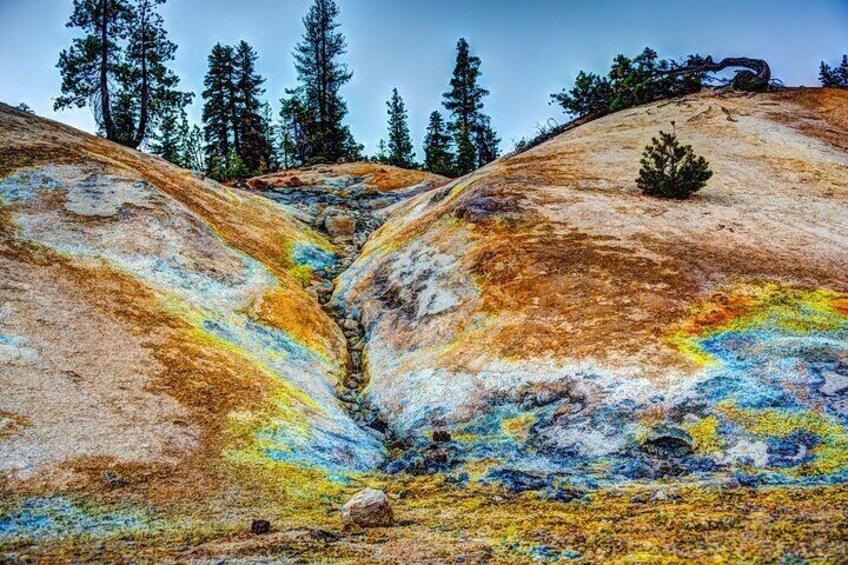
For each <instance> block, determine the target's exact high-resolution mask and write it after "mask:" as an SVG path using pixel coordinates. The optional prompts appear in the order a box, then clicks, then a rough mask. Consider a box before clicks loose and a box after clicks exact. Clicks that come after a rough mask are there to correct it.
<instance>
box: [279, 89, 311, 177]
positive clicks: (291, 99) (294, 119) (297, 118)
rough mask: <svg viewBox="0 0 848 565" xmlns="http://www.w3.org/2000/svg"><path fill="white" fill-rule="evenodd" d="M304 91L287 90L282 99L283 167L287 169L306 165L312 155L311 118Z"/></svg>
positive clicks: (281, 146)
mask: <svg viewBox="0 0 848 565" xmlns="http://www.w3.org/2000/svg"><path fill="white" fill-rule="evenodd" d="M301 96H302V90H300V89H295V90H286V95H285V96H283V98H281V99H280V105H281V108H280V121H281V138H282V139H281V141H280V148H281V153H282V155H283V157H282V158H283V160H284V163H283V166H284V168H286V169H289V168H296V167H300V166H302V165H304V164H305V163H306V161H307V159H308V157H309V155H311V154H312V151H311V148H310V146H309V132H310V131H312V125H311V122H310V120H311V116H310V114H309V112H307V110H306V106H305V104H304V103H303V100H302V99H301Z"/></svg>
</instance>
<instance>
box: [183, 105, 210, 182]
mask: <svg viewBox="0 0 848 565" xmlns="http://www.w3.org/2000/svg"><path fill="white" fill-rule="evenodd" d="M180 150H181V151H182V157H181V158H180V160H181V162H182V163H183V165H182V166H183V167H185V168H186V169H189V170H192V171H205V170H206V159H205V157H204V152H203V132H202V131H201V129H200V128H199V127H197V125H195V124H189V122H188V116H186V115H185V114H183V118H182V121H181V122H180Z"/></svg>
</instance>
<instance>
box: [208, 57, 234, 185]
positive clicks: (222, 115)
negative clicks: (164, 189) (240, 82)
mask: <svg viewBox="0 0 848 565" xmlns="http://www.w3.org/2000/svg"><path fill="white" fill-rule="evenodd" d="M234 76H235V66H234V51H233V48H232V47H230V46H225V45H221V44H220V43H218V44H216V45H215V46H214V47H212V52H211V53H210V54H209V70H208V71H207V73H206V78H205V79H204V81H203V84H204V85H205V86H206V90H204V91H203V99H204V100H205V103H204V105H203V134H204V138H205V140H206V147H205V152H206V163H207V166H208V172H209V174H210V176H212V177H213V178H216V179H218V180H223V178H224V177H223V176H222V175H223V174H224V173H225V171H226V170H227V159H228V156H229V155H230V148H231V147H232V140H233V137H234V136H233V135H232V131H233V127H232V123H231V122H232V108H233V106H234V97H235V92H234V83H235V81H234Z"/></svg>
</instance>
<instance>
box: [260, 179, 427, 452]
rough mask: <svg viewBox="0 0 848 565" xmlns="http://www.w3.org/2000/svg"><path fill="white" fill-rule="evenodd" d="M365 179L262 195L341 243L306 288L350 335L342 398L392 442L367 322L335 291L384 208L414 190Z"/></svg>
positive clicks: (363, 423)
mask: <svg viewBox="0 0 848 565" xmlns="http://www.w3.org/2000/svg"><path fill="white" fill-rule="evenodd" d="M363 180H365V179H363V178H357V177H343V178H340V179H332V180H327V181H325V182H326V183H325V184H322V185H319V186H300V187H288V186H280V187H274V186H271V187H264V190H263V191H262V194H263V195H264V196H266V197H268V198H270V199H271V200H274V201H275V202H277V203H280V204H284V205H285V206H287V207H291V208H293V209H295V210H297V211H298V212H299V213H301V219H302V220H304V221H307V223H309V224H310V226H311V227H312V228H313V229H314V230H316V231H318V232H321V233H323V234H325V235H326V236H327V237H328V239H330V240H331V241H332V242H333V244H334V245H335V246H336V249H337V253H336V254H335V257H334V260H333V261H331V262H328V263H327V264H326V265H321V266H317V267H316V268H314V269H313V273H314V275H315V276H316V279H315V280H313V282H312V283H311V284H309V285H308V286H306V287H305V290H306V292H307V293H309V294H310V295H311V296H312V297H313V298H315V299H316V300H317V301H318V303H319V304H320V305H321V307H322V309H323V310H324V311H325V312H326V313H327V315H328V316H329V317H330V319H332V320H333V321H334V322H335V324H336V325H337V326H338V327H339V329H340V330H341V332H342V334H343V335H344V338H345V344H346V348H347V363H346V364H345V368H344V377H343V378H342V379H341V380H340V382H339V385H338V388H337V396H338V398H339V400H340V401H341V403H342V405H343V406H344V408H345V410H346V412H347V413H348V415H349V416H350V417H351V419H352V420H353V421H354V422H355V423H356V424H357V425H358V426H360V427H361V428H362V429H364V430H365V431H366V432H367V433H369V434H370V435H372V436H373V437H375V438H376V439H377V440H378V441H379V442H381V443H383V444H384V445H389V444H390V443H392V441H393V440H394V439H396V438H393V437H392V432H391V430H390V428H389V426H388V424H387V422H386V419H385V418H384V417H382V415H381V414H380V412H379V410H378V409H377V408H376V407H375V406H373V405H372V403H371V402H370V401H369V399H368V397H367V395H366V394H365V390H366V388H367V387H368V384H369V374H368V366H367V360H366V358H365V347H366V341H367V335H366V331H365V327H364V326H363V324H362V321H361V320H360V319H359V317H358V315H357V313H356V312H355V311H352V310H349V309H347V308H345V306H344V304H343V303H340V302H338V301H335V300H333V295H334V292H335V284H336V283H335V281H336V280H337V278H338V277H340V276H341V275H342V274H343V273H344V272H345V271H346V270H347V269H348V268H349V267H350V266H351V265H352V264H353V263H354V261H356V259H357V257H358V256H359V254H360V253H361V251H362V248H363V246H364V245H365V243H366V242H367V241H368V239H369V237H370V236H371V234H373V233H374V232H375V231H376V230H377V229H378V228H379V227H380V226H381V225H382V224H383V222H384V221H385V217H384V214H383V213H382V210H383V208H384V207H385V206H387V205H391V204H394V203H396V202H399V201H401V200H404V199H405V198H408V197H409V196H411V194H408V193H405V192H404V191H398V192H396V193H392V194H384V193H383V194H381V193H374V192H366V191H364V190H362V188H363V184H362V181H363Z"/></svg>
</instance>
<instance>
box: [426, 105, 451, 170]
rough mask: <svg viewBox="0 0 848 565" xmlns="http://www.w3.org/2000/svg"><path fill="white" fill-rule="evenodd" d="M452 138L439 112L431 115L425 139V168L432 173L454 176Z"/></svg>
mask: <svg viewBox="0 0 848 565" xmlns="http://www.w3.org/2000/svg"><path fill="white" fill-rule="evenodd" d="M450 142H451V138H450V136H449V135H448V133H447V131H446V128H445V123H444V120H443V119H442V115H441V114H440V113H439V112H433V113H432V114H430V123H429V124H428V125H427V135H426V136H425V137H424V168H425V169H426V170H428V171H430V172H431V173H434V174H437V175H444V176H452V175H453V156H452V155H451V152H450Z"/></svg>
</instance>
